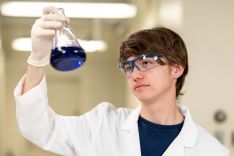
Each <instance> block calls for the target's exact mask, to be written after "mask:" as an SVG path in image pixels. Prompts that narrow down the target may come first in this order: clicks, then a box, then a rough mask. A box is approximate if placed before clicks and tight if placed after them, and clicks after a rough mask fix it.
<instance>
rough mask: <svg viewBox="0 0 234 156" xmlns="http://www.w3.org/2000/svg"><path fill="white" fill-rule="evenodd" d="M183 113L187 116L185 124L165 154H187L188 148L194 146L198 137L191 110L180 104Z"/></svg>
mask: <svg viewBox="0 0 234 156" xmlns="http://www.w3.org/2000/svg"><path fill="white" fill-rule="evenodd" d="M180 110H181V113H182V114H183V115H184V116H185V120H184V125H183V127H182V129H181V131H180V133H179V135H178V136H177V137H176V138H175V140H174V141H173V142H172V143H171V145H170V146H169V147H168V148H167V150H166V151H165V152H164V154H163V156H174V155H175V154H176V155H177V156H186V148H187V149H188V148H193V147H194V145H195V142H196V138H197V129H196V125H195V123H194V122H193V120H192V117H191V115H190V113H189V110H188V109H187V108H185V107H183V106H180Z"/></svg>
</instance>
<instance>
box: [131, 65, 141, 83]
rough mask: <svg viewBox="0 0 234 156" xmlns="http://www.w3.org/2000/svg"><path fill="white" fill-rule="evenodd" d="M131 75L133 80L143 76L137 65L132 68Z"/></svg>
mask: <svg viewBox="0 0 234 156" xmlns="http://www.w3.org/2000/svg"><path fill="white" fill-rule="evenodd" d="M131 76H132V78H133V80H134V81H136V80H138V79H142V78H143V73H142V71H141V70H140V69H139V67H137V66H135V68H133V71H132V74H131Z"/></svg>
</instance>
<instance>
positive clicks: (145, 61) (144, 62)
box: [119, 53, 163, 76]
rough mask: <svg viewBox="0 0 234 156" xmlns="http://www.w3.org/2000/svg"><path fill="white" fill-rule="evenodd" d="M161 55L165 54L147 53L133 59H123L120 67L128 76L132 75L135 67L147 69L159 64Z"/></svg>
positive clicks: (142, 69) (141, 69)
mask: <svg viewBox="0 0 234 156" xmlns="http://www.w3.org/2000/svg"><path fill="white" fill-rule="evenodd" d="M161 57H163V55H162V54H160V53H147V54H144V55H141V56H138V57H136V58H134V59H132V60H127V61H121V62H120V63H119V68H120V69H121V70H122V71H123V72H124V74H125V75H126V76H130V75H131V74H132V72H133V70H134V68H135V67H136V68H137V69H138V70H140V71H147V70H149V69H151V68H153V67H155V66H158V65H159V63H158V61H159V60H160V58H161Z"/></svg>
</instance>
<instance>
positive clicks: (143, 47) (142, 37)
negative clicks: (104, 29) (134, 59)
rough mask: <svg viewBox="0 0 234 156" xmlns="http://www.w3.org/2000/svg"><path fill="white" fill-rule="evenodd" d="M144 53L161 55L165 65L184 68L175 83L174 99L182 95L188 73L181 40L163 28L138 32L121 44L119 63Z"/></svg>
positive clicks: (184, 49)
mask: <svg viewBox="0 0 234 156" xmlns="http://www.w3.org/2000/svg"><path fill="white" fill-rule="evenodd" d="M146 53H160V54H163V55H164V56H165V58H166V60H167V64H169V65H175V64H179V65H182V66H183V67H184V72H183V74H182V75H181V76H180V77H179V78H178V79H177V82H176V97H178V96H179V95H183V93H181V88H182V87H183V85H184V80H185V76H186V75H187V73H188V56H187V49H186V46H185V43H184V41H183V40H182V38H181V37H180V36H179V35H178V34H177V33H175V32H174V31H172V30H170V29H168V28H165V27H157V28H152V29H146V30H141V31H138V32H136V33H134V34H132V35H130V36H129V37H128V38H127V40H125V41H124V42H122V45H121V46H120V56H119V61H124V60H127V59H128V58H129V57H130V56H139V55H142V54H146Z"/></svg>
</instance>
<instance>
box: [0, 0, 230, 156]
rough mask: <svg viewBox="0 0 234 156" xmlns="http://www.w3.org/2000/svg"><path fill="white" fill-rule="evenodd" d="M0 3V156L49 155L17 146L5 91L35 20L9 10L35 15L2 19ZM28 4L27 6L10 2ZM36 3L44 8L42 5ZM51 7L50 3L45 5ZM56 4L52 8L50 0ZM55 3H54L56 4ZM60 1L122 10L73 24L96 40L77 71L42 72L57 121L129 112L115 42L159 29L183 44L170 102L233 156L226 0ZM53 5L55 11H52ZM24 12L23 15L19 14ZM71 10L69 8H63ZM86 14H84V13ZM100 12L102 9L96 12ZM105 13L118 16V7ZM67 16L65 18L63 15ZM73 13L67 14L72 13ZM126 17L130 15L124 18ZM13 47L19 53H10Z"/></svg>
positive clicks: (22, 61) (21, 142) (18, 72)
mask: <svg viewBox="0 0 234 156" xmlns="http://www.w3.org/2000/svg"><path fill="white" fill-rule="evenodd" d="M7 2H12V1H10V0H9V1H8V0H2V1H0V5H1V14H0V155H1V156H42V155H43V156H53V155H55V154H52V153H50V152H45V151H43V150H41V149H39V148H37V147H36V146H35V145H33V144H31V143H30V142H28V141H27V140H25V139H24V138H23V137H22V136H21V134H20V133H19V130H18V127H17V123H16V115H15V102H14V97H13V90H14V88H15V86H16V85H17V83H18V81H19V79H20V78H21V76H23V74H24V73H25V72H26V69H27V63H26V59H27V57H28V56H29V50H28V49H25V48H27V47H28V45H29V47H30V44H28V42H26V41H23V42H20V43H16V41H19V40H17V39H22V38H29V37H30V30H31V26H32V24H33V23H34V21H35V20H36V19H37V18H38V17H22V16H21V15H20V13H17V12H16V11H27V10H30V11H31V13H26V14H27V15H28V16H32V15H33V13H37V14H39V15H40V14H42V10H41V9H40V8H39V11H38V10H37V9H38V7H39V5H35V4H34V5H33V6H31V7H29V6H28V7H27V6H26V5H25V4H24V5H22V6H17V7H16V8H14V9H13V10H11V11H10V13H15V15H13V14H9V12H8V14H7V12H6V8H5V7H6V4H10V3H7ZM15 2H34V1H15ZM43 2H46V1H45V0H43ZM49 2H54V1H49ZM56 2H58V1H56ZM60 2H62V1H60ZM64 2H92V3H124V4H128V6H130V8H127V11H130V13H129V14H128V16H122V17H114V16H113V17H77V18H75V17H73V16H72V14H70V13H71V10H72V9H69V5H68V8H67V10H66V8H65V13H66V14H67V15H69V16H70V15H71V17H72V18H71V26H72V29H73V32H74V33H75V34H76V36H78V37H79V38H80V39H82V40H86V41H87V42H88V43H90V42H89V41H100V43H101V44H100V45H94V46H92V47H94V49H88V48H87V47H91V46H90V45H86V44H85V43H84V44H83V45H82V46H84V49H86V48H87V49H86V51H88V52H87V55H88V59H87V62H86V63H85V66H83V67H82V68H80V69H78V70H75V71H72V72H66V73H64V72H58V71H56V70H54V69H53V68H52V67H50V66H48V68H47V69H46V70H47V80H48V90H49V101H50V105H51V107H52V108H53V109H54V110H55V111H56V112H57V113H58V114H62V115H80V114H83V113H85V112H87V111H89V110H91V109H92V108H93V107H94V106H95V105H97V104H98V103H100V102H102V101H108V102H111V103H113V104H114V105H116V106H117V107H129V108H134V107H136V106H137V105H138V101H137V100H136V99H135V98H134V97H133V95H132V94H131V93H130V91H129V89H128V86H127V84H126V81H125V78H124V76H123V74H122V73H121V72H120V71H119V69H118V68H117V64H118V52H119V46H120V44H121V41H123V40H124V39H126V37H127V36H128V35H129V34H131V33H133V32H135V31H138V30H140V29H145V28H152V27H154V26H166V27H169V28H171V29H173V30H175V31H176V32H178V33H179V34H180V35H181V36H182V38H183V39H184V41H185V43H186V45H187V49H188V54H189V65H190V71H189V75H188V77H187V79H186V83H185V86H184V88H183V91H184V93H185V95H184V96H182V97H181V98H180V99H178V103H181V104H183V105H186V106H188V107H189V108H190V110H191V113H192V115H193V118H194V120H195V121H196V122H198V123H199V124H200V125H202V126H203V127H204V128H205V129H207V130H208V131H209V132H210V133H211V134H213V135H214V136H216V137H217V138H218V139H219V140H220V141H221V142H222V143H223V144H224V145H225V146H227V147H228V148H229V150H230V151H231V155H234V124H233V121H234V109H233V108H234V106H233V105H234V98H233V97H234V81H233V80H234V70H233V67H234V1H233V0H222V1H220V0H205V1H204V0H196V1H194V0H76V1H71V0H69V1H64ZM59 5H61V4H58V5H56V6H58V7H63V6H59ZM24 6H26V8H24ZM70 6H71V5H70ZM84 9H85V10H87V12H92V10H89V8H84ZM103 10H104V9H103ZM111 10H112V11H111V12H108V11H106V13H104V14H106V15H109V14H110V13H116V15H119V14H120V13H124V12H125V10H124V8H120V9H118V10H117V11H115V10H114V9H111ZM69 11H70V12H69ZM80 11H81V10H78V9H77V10H75V12H80ZM131 11H132V12H131ZM16 45H19V46H16Z"/></svg>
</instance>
